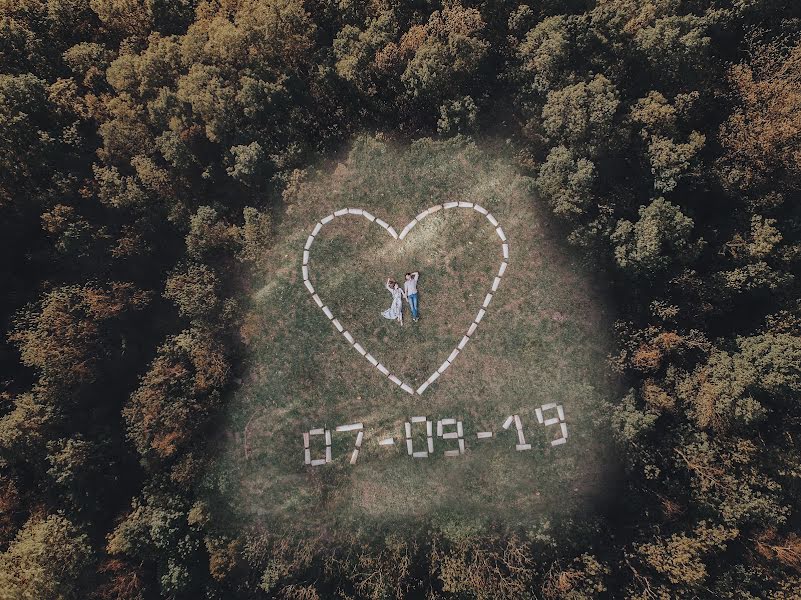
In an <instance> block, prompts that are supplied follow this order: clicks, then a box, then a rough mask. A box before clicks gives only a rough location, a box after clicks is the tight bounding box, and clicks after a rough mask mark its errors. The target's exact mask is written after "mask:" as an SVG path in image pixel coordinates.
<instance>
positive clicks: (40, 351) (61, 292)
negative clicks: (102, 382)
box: [9, 283, 148, 388]
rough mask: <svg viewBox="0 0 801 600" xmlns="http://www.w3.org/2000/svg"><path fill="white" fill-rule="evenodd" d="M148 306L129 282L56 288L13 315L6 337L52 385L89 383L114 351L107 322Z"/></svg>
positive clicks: (113, 338) (113, 337) (117, 341)
mask: <svg viewBox="0 0 801 600" xmlns="http://www.w3.org/2000/svg"><path fill="white" fill-rule="evenodd" d="M147 302H148V295H147V294H146V293H144V292H142V291H140V290H138V289H136V287H134V286H133V285H131V284H129V283H112V284H111V285H108V286H107V287H96V286H90V285H86V286H77V285H73V286H64V287H60V288H56V289H54V290H52V291H51V292H48V293H46V294H45V295H44V296H43V298H42V300H41V301H40V302H39V303H38V305H36V306H29V307H28V308H26V309H25V310H23V311H22V312H21V313H20V314H19V315H18V316H17V319H16V321H15V324H14V329H13V330H12V332H11V334H10V335H9V339H10V340H11V341H13V342H16V343H17V344H18V346H19V348H20V352H21V355H22V360H23V362H24V363H25V364H26V365H28V366H31V367H36V368H37V369H39V370H40V372H41V373H42V376H43V377H44V378H46V379H48V380H50V381H51V382H53V383H58V384H60V385H61V386H64V387H67V388H69V387H71V386H75V385H78V384H82V383H89V382H92V381H94V380H95V379H96V377H97V371H98V368H99V366H100V365H101V364H102V362H103V361H104V360H107V359H108V358H110V357H111V356H113V354H114V353H115V352H118V351H119V347H120V339H119V337H118V336H116V335H114V333H113V331H112V328H111V326H110V324H111V323H112V322H114V320H116V319H120V318H121V317H122V316H123V315H124V314H125V313H126V312H128V311H137V310H141V309H142V308H144V307H145V306H146V305H147Z"/></svg>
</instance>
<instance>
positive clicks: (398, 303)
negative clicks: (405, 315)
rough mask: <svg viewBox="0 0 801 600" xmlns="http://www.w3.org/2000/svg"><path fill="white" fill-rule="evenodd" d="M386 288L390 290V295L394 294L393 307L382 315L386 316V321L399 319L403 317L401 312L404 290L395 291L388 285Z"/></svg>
mask: <svg viewBox="0 0 801 600" xmlns="http://www.w3.org/2000/svg"><path fill="white" fill-rule="evenodd" d="M386 288H387V290H389V293H390V294H392V306H390V307H389V308H388V309H387V310H385V311H384V312H382V313H381V314H382V315H384V318H386V319H399V318H400V316H401V311H402V310H403V302H402V300H403V290H402V289H400V288H399V287H396V288H394V289H393V288H391V287H389V286H388V285H387V286H386Z"/></svg>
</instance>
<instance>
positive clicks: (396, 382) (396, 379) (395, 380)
mask: <svg viewBox="0 0 801 600" xmlns="http://www.w3.org/2000/svg"><path fill="white" fill-rule="evenodd" d="M389 380H390V381H391V382H392V383H394V384H395V385H403V382H402V381H401V380H400V379H398V378H397V377H395V376H394V375H390V376H389Z"/></svg>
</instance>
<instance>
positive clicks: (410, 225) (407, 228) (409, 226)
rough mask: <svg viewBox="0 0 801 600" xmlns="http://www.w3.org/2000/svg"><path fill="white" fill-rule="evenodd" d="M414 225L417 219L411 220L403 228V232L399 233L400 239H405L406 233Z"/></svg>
mask: <svg viewBox="0 0 801 600" xmlns="http://www.w3.org/2000/svg"><path fill="white" fill-rule="evenodd" d="M415 225H417V219H412V222H411V223H409V224H408V225H407V226H406V227H404V228H403V231H401V234H400V239H403V238H405V237H406V236H407V235H408V233H409V232H410V231H411V230H412V229H413V228H414V226H415Z"/></svg>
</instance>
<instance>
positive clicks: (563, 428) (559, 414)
mask: <svg viewBox="0 0 801 600" xmlns="http://www.w3.org/2000/svg"><path fill="white" fill-rule="evenodd" d="M546 410H556V416H555V417H551V418H550V419H546V418H545V417H544V415H543V413H544V412H545V411H546ZM537 420H538V421H539V422H540V424H542V425H545V426H546V427H549V426H551V425H556V424H557V423H558V424H559V429H560V432H561V434H562V437H560V438H557V439H555V440H551V446H559V445H560V444H565V443H567V423H565V408H564V406H562V405H561V404H556V402H551V403H549V404H543V405H542V406H541V407H540V408H538V409H537Z"/></svg>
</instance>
